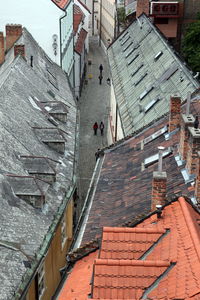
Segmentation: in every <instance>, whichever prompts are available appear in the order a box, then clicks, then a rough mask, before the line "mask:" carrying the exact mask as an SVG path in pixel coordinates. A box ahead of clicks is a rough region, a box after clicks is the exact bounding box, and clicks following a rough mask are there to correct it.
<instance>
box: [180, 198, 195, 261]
mask: <svg viewBox="0 0 200 300" xmlns="http://www.w3.org/2000/svg"><path fill="white" fill-rule="evenodd" d="M178 201H179V203H180V206H181V209H182V212H183V215H184V218H185V222H186V224H187V227H188V230H189V232H190V236H191V238H192V241H193V244H194V248H195V250H196V253H197V256H198V258H199V260H200V237H199V235H198V233H197V230H196V228H195V226H194V220H193V218H192V217H191V214H190V212H189V210H188V207H187V204H186V200H185V198H183V197H180V198H179V199H178Z"/></svg>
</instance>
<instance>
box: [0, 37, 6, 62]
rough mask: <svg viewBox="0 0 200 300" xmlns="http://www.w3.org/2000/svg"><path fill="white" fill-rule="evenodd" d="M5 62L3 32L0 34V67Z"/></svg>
mask: <svg viewBox="0 0 200 300" xmlns="http://www.w3.org/2000/svg"><path fill="white" fill-rule="evenodd" d="M4 60H5V48H4V35H3V32H0V65H1V64H2V63H3V62H4Z"/></svg>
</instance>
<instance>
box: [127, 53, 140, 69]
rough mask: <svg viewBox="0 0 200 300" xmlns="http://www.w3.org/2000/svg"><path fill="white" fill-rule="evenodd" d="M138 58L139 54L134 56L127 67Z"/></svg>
mask: <svg viewBox="0 0 200 300" xmlns="http://www.w3.org/2000/svg"><path fill="white" fill-rule="evenodd" d="M138 56H139V53H138V54H136V55H135V56H134V57H133V58H132V59H131V60H129V62H128V66H129V65H130V64H132V62H134V60H136V58H137V57H138Z"/></svg>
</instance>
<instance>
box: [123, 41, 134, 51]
mask: <svg viewBox="0 0 200 300" xmlns="http://www.w3.org/2000/svg"><path fill="white" fill-rule="evenodd" d="M132 44H133V42H131V43H130V44H128V46H126V47H125V48H124V49H123V52H125V51H126V50H127V49H128V48H129V47H130V46H131V45H132Z"/></svg>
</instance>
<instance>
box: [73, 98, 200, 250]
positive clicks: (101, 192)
mask: <svg viewBox="0 0 200 300" xmlns="http://www.w3.org/2000/svg"><path fill="white" fill-rule="evenodd" d="M183 109H184V108H183ZM191 111H192V113H194V114H196V115H198V114H199V113H200V101H199V100H197V98H196V97H195V99H194V100H193V102H192V105H191ZM167 124H168V116H166V117H163V118H161V119H160V120H158V121H157V122H155V123H154V124H153V125H151V126H149V127H148V128H146V129H143V130H141V131H139V132H138V133H137V134H136V135H134V136H133V137H130V138H129V139H127V140H124V141H121V142H119V144H117V145H114V146H112V147H111V148H110V149H107V150H105V151H104V156H103V157H102V158H101V160H100V161H99V164H100V165H99V167H100V171H99V172H100V173H99V174H98V175H97V176H96V177H97V178H98V179H97V182H95V190H94V195H93V196H92V197H91V198H89V200H88V201H90V205H89V209H88V211H87V213H86V215H85V219H84V221H83V224H84V226H83V227H82V229H81V230H80V233H79V238H80V241H81V243H82V244H84V243H86V242H89V241H91V240H93V239H95V238H99V237H100V235H101V228H102V227H103V226H122V225H124V224H125V223H127V222H129V221H130V222H132V221H134V219H135V218H137V217H138V216H140V217H141V216H142V215H146V214H147V213H149V212H150V209H151V191H152V177H153V171H156V170H157V169H158V156H157V158H155V157H153V156H154V155H156V154H158V146H163V147H165V149H166V150H165V151H166V153H165V157H164V158H163V171H166V172H167V199H168V200H170V199H171V198H173V197H174V194H176V195H178V196H180V195H187V196H188V197H191V196H193V195H194V186H193V183H192V182H187V180H185V178H184V177H183V175H182V173H181V171H183V170H184V169H185V162H183V164H182V165H179V164H178V163H177V160H176V155H177V154H178V146H179V130H176V131H174V132H173V134H171V135H168V134H167V132H168V128H167V126H166V125H167ZM166 134H167V135H166ZM147 159H148V161H147ZM145 164H146V167H145ZM82 236H83V237H82ZM78 240H79V239H78Z"/></svg>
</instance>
